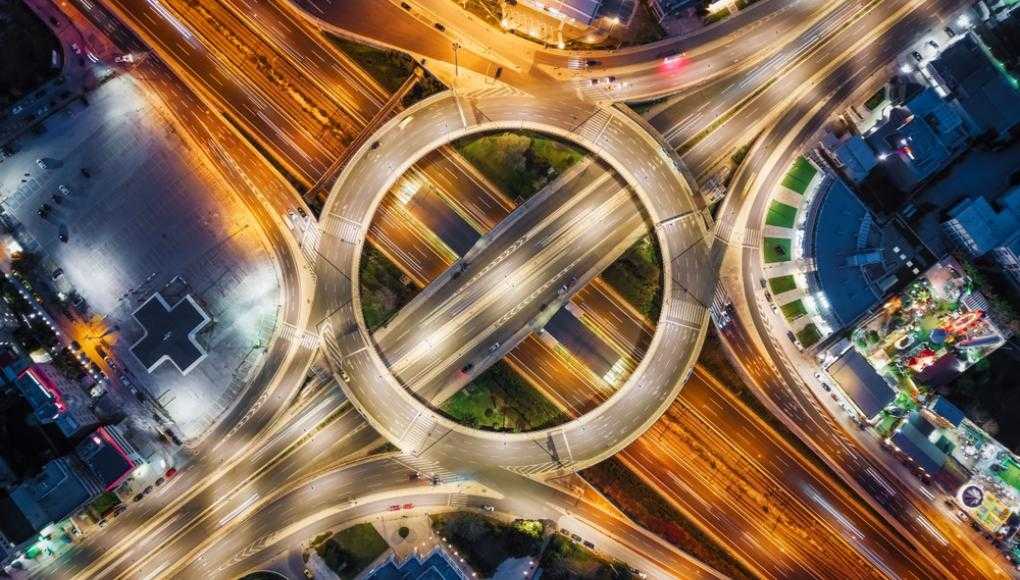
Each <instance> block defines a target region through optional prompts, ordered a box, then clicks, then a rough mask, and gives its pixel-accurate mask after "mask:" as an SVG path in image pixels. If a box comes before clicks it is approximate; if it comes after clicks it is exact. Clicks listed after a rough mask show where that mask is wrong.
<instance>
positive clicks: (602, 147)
mask: <svg viewBox="0 0 1020 580" xmlns="http://www.w3.org/2000/svg"><path fill="white" fill-rule="evenodd" d="M495 130H532V131H537V132H542V133H547V134H551V135H555V136H558V137H560V138H562V139H565V140H568V141H571V142H574V143H576V144H577V145H580V146H582V147H584V148H585V149H587V150H588V151H589V152H591V153H592V154H594V155H595V156H597V157H600V158H601V159H602V160H603V161H604V162H605V163H606V164H608V165H609V166H611V167H612V169H614V170H615V171H616V172H617V173H618V174H619V175H620V176H621V178H622V179H623V180H624V181H625V182H626V183H627V184H628V185H629V186H630V187H631V188H632V189H633V191H634V192H636V194H637V196H638V198H639V199H640V201H641V203H642V204H643V206H644V208H645V210H646V211H647V214H648V216H649V218H650V221H651V223H652V224H653V226H654V231H655V235H656V237H657V239H658V242H659V247H660V249H661V253H662V260H663V288H662V295H663V304H662V308H661V311H660V315H659V320H658V324H657V330H656V333H655V335H654V337H653V339H652V341H651V344H650V345H649V347H648V351H647V353H646V355H645V357H644V359H643V360H642V361H641V363H640V364H639V365H638V367H637V369H636V370H635V371H634V373H633V374H632V375H631V377H630V378H629V379H628V380H627V382H626V383H625V384H624V385H623V386H622V387H620V388H619V389H618V390H617V391H616V392H615V393H614V394H613V395H612V396H611V397H610V398H609V399H607V400H606V401H605V402H604V403H603V404H601V405H600V406H599V407H597V408H596V409H594V410H592V411H591V412H589V413H587V414H585V415H583V416H581V417H579V418H577V419H575V420H573V421H570V422H568V423H565V424H562V425H559V426H556V427H553V428H549V429H544V430H538V431H530V432H524V433H502V432H491V431H482V430H477V429H472V428H469V427H465V426H463V425H460V424H458V423H456V422H454V421H452V420H450V419H448V418H446V417H445V416H443V415H442V414H440V413H439V412H437V411H436V410H434V409H433V408H432V407H431V406H430V405H429V404H428V403H426V402H423V401H421V400H420V399H419V398H418V397H417V396H416V395H415V394H414V393H412V392H410V391H409V390H408V389H407V388H406V387H405V386H404V385H403V384H402V383H401V382H399V381H398V380H397V379H396V378H395V377H394V375H393V373H392V372H391V371H390V369H389V368H388V367H387V364H386V363H385V362H384V361H383V359H382V357H381V356H380V354H379V351H378V349H377V347H376V345H375V343H374V341H373V338H372V335H371V333H370V332H369V331H368V329H367V327H366V325H365V321H364V318H363V316H362V310H361V303H360V296H359V292H358V288H359V280H358V270H359V262H360V258H361V252H362V249H363V247H364V244H365V237H366V234H367V232H368V229H369V225H370V224H371V222H372V219H373V216H374V214H375V211H376V208H377V207H378V205H379V203H380V202H381V201H382V199H383V197H384V196H385V195H386V194H387V192H388V191H389V190H390V188H391V187H392V186H393V184H394V183H395V182H396V180H397V179H398V178H399V177H400V176H401V175H402V174H403V173H404V172H405V171H406V170H407V169H408V168H410V167H411V166H412V165H413V164H414V163H415V162H417V161H418V160H419V159H421V158H422V157H424V156H425V155H426V154H427V153H429V152H431V151H433V150H435V149H436V148H438V147H440V146H441V145H445V144H447V143H450V142H451V141H454V140H456V139H459V138H461V137H464V136H466V135H471V134H475V133H482V132H490V131H495ZM681 167H682V165H681V163H680V161H679V159H678V158H677V157H676V155H675V154H674V153H673V152H672V151H671V150H670V149H669V148H668V147H667V146H665V145H664V143H662V142H661V141H660V140H659V138H658V137H657V136H656V135H655V134H654V131H652V130H650V128H649V127H648V126H647V125H646V124H645V123H644V121H643V120H641V118H640V117H638V116H637V115H635V114H633V113H632V112H630V111H629V110H627V109H624V108H615V107H607V108H602V107H597V106H593V105H591V104H586V103H582V102H577V101H570V102H558V101H557V102H553V101H548V100H539V99H534V98H531V97H525V96H508V97H491V98H485V99H481V100H472V99H469V98H465V97H463V96H460V95H455V94H453V93H452V92H449V91H447V92H443V93H440V94H437V95H434V96H432V97H430V98H428V99H426V100H424V101H422V102H420V103H417V104H416V105H414V106H413V107H411V108H409V109H407V110H406V111H404V112H402V113H401V114H399V115H397V116H396V117H395V118H394V119H391V120H390V121H389V122H388V123H386V124H385V125H384V126H383V127H382V128H380V129H379V131H377V132H376V134H375V135H373V136H372V137H371V138H370V139H368V140H366V141H365V143H364V144H363V145H362V146H361V147H360V148H359V149H358V150H357V151H356V152H355V153H354V155H353V156H352V158H351V159H350V161H349V162H348V164H347V165H346V166H345V168H344V170H343V172H342V174H341V175H340V177H339V179H338V180H337V181H336V183H335V184H334V186H333V189H332V190H331V192H330V195H329V197H328V198H327V200H326V203H325V206H324V207H323V211H322V214H321V218H320V230H319V233H320V239H319V241H318V252H319V258H318V264H317V278H318V285H317V288H316V295H315V302H314V310H315V312H317V313H318V314H317V315H316V319H317V320H319V322H318V324H317V332H318V333H319V335H320V336H321V338H322V341H323V342H322V344H323V345H325V347H326V354H327V359H328V360H329V362H330V364H331V366H332V369H333V371H334V374H335V375H336V377H337V380H338V382H339V383H340V384H341V385H342V387H343V389H344V391H345V393H346V394H347V396H348V397H349V399H350V400H351V402H352V403H353V404H354V405H355V407H356V408H357V409H358V410H359V411H360V412H361V413H362V414H363V415H364V416H365V418H366V419H367V420H368V422H369V423H370V424H371V425H372V427H373V428H375V429H376V430H377V431H378V432H379V433H380V434H382V435H383V436H384V437H386V439H388V440H389V441H390V442H391V443H393V444H394V445H396V446H397V447H398V448H400V449H401V450H402V451H404V452H405V453H409V454H412V455H415V456H426V457H428V458H429V459H433V460H436V461H440V462H443V463H446V464H448V465H453V466H457V467H458V468H460V469H463V470H466V471H473V470H478V469H485V468H492V467H498V468H503V469H510V470H513V471H517V472H520V473H528V474H536V475H537V474H542V475H558V474H562V473H566V472H569V471H573V470H576V469H581V468H583V467H586V466H588V465H591V464H593V463H596V462H598V461H601V460H603V459H605V458H607V457H609V456H610V455H612V454H614V453H616V452H618V451H619V450H621V449H622V448H623V447H625V446H626V445H627V444H629V443H630V442H631V441H633V440H634V439H635V438H636V437H638V436H639V435H640V434H641V433H643V432H644V431H645V430H646V429H647V428H648V427H649V426H651V424H652V423H654V422H655V420H657V419H658V418H659V416H660V415H661V414H662V413H663V412H664V411H665V410H666V408H667V407H668V406H669V405H670V404H671V403H672V402H673V400H674V399H675V398H676V396H677V394H678V393H679V390H680V388H681V387H682V386H683V384H684V382H685V381H686V379H687V377H688V375H689V374H690V372H691V369H692V367H693V365H694V362H695V360H696V359H697V356H698V352H699V351H700V348H701V343H702V341H703V340H704V336H705V332H706V330H707V326H708V310H707V305H708V303H709V302H710V300H711V294H712V291H713V289H714V285H715V276H714V274H713V273H712V272H711V271H710V269H709V267H708V266H709V264H708V252H707V247H708V246H707V243H706V242H707V235H708V234H707V233H706V228H705V224H704V221H703V219H702V217H701V216H700V213H699V211H698V208H697V206H696V204H695V200H694V194H693V192H692V190H691V188H690V185H689V183H688V181H687V179H686V178H685V176H684V175H683V173H682V171H681ZM522 304H523V303H522ZM504 306H505V308H506V310H507V311H508V312H509V311H511V310H513V309H514V308H515V307H518V304H515V303H507V304H505V305H504ZM469 338H470V337H465V338H464V340H465V341H467V340H469Z"/></svg>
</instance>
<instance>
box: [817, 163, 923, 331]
mask: <svg viewBox="0 0 1020 580" xmlns="http://www.w3.org/2000/svg"><path fill="white" fill-rule="evenodd" d="M805 224H806V225H805V235H804V247H805V253H806V254H807V255H810V256H811V257H812V258H813V260H814V265H815V270H814V272H811V273H810V274H809V275H808V278H807V282H808V285H809V287H810V288H811V290H812V291H813V292H814V291H820V292H822V293H823V294H824V295H825V304H823V305H821V307H820V314H821V315H822V316H823V317H824V318H825V319H826V322H827V323H828V324H829V326H830V327H832V328H843V327H845V326H848V325H850V324H851V323H852V322H853V321H855V320H857V319H858V318H859V317H861V316H862V315H864V314H865V313H867V312H868V311H869V310H870V309H871V308H872V307H874V306H875V305H876V304H878V302H879V300H881V298H882V296H884V295H885V292H886V291H887V290H888V289H889V288H890V287H891V286H892V285H894V284H895V283H896V282H897V281H898V277H897V275H896V272H897V271H898V270H899V269H900V267H901V260H900V258H899V255H900V254H901V253H902V251H899V252H898V251H896V249H897V248H900V247H903V248H905V247H908V244H906V242H905V241H904V240H902V239H901V237H900V236H899V235H898V233H897V232H895V231H894V230H893V229H892V228H890V227H888V226H885V227H883V226H881V225H879V224H878V222H877V221H876V219H875V217H874V216H873V215H872V213H871V211H869V210H868V208H867V207H866V206H865V205H864V203H863V202H861V200H860V198H858V197H857V195H856V194H854V192H852V191H851V190H850V188H849V187H847V185H846V184H845V183H843V182H842V181H840V180H830V181H829V182H827V183H826V184H825V186H823V187H822V188H821V189H820V190H819V193H818V196H817V198H816V200H815V201H814V202H813V203H812V206H811V208H810V210H809V216H808V219H807V220H806V222H805Z"/></svg>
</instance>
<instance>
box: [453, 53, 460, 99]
mask: <svg viewBox="0 0 1020 580" xmlns="http://www.w3.org/2000/svg"><path fill="white" fill-rule="evenodd" d="M459 50H460V43H458V42H454V43H453V84H454V87H453V88H455V89H456V88H457V86H456V85H457V79H458V78H460V59H459V58H458V52H457V51H459Z"/></svg>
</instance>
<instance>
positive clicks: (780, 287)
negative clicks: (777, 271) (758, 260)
mask: <svg viewBox="0 0 1020 580" xmlns="http://www.w3.org/2000/svg"><path fill="white" fill-rule="evenodd" d="M795 288H797V282H796V281H795V280H794V278H793V276H777V277H775V278H769V289H771V290H772V293H773V294H782V293H783V292H789V291H790V290H793V289H795Z"/></svg>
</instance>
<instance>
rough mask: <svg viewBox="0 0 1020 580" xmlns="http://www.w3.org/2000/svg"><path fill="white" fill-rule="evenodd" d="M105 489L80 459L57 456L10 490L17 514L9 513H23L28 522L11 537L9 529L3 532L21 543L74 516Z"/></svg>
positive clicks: (25, 520)
mask: <svg viewBox="0 0 1020 580" xmlns="http://www.w3.org/2000/svg"><path fill="white" fill-rule="evenodd" d="M102 491H103V490H102V488H101V487H100V486H99V484H98V482H96V480H95V479H94V478H93V477H92V475H91V474H90V473H88V471H87V470H86V469H85V466H84V465H82V464H81V463H80V462H79V461H78V460H77V458H75V457H73V456H68V457H59V458H57V459H54V460H52V461H50V462H49V463H47V464H46V466H45V467H44V468H43V471H42V473H40V474H39V475H37V476H36V477H34V478H32V479H30V480H28V481H24V482H22V483H21V484H19V485H18V486H17V487H15V488H14V489H13V490H11V492H10V498H11V500H12V502H13V505H14V506H15V507H16V508H17V511H18V513H17V514H10V516H11V517H17V516H18V515H19V514H20V517H21V518H23V520H24V522H25V524H27V525H25V526H22V527H20V529H19V530H18V532H19V533H18V534H17V535H16V537H10V535H11V534H10V533H9V530H4V532H5V534H8V537H10V539H11V541H13V542H15V543H18V544H20V543H22V542H25V541H27V540H30V539H31V538H32V537H34V536H35V534H37V533H39V531H40V530H42V529H43V528H45V527H46V526H48V525H49V524H51V523H53V522H58V521H60V520H63V519H65V518H68V517H70V516H72V515H74V514H75V513H76V512H77V511H78V510H80V509H81V508H82V507H84V506H85V505H86V504H87V503H89V502H90V501H92V500H93V499H94V498H96V497H97V496H98V495H99V494H100V493H102ZM26 532H27V535H26Z"/></svg>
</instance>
